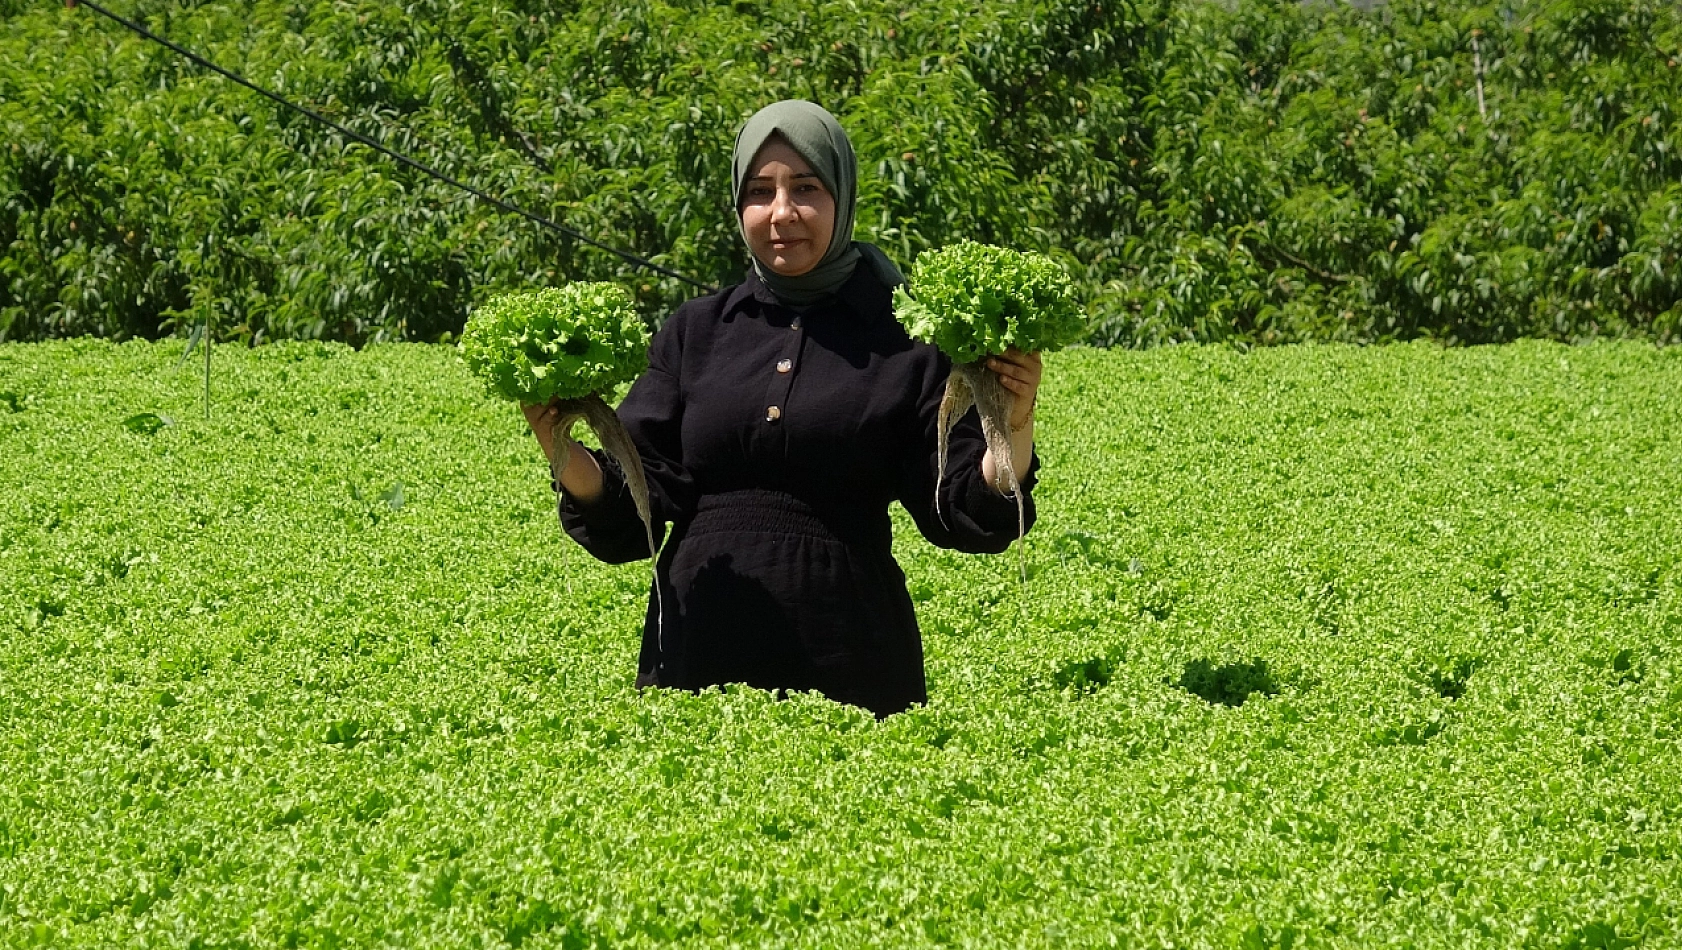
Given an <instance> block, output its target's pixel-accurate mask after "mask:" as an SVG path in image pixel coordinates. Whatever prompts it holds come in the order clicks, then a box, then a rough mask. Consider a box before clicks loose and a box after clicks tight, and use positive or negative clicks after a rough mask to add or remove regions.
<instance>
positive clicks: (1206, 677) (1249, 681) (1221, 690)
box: [1174, 659, 1279, 706]
mask: <svg viewBox="0 0 1682 950" xmlns="http://www.w3.org/2000/svg"><path fill="white" fill-rule="evenodd" d="M1174 685H1175V686H1178V687H1179V688H1180V689H1183V690H1185V691H1186V692H1188V693H1191V694H1192V695H1194V696H1197V697H1199V698H1201V699H1203V700H1204V701H1205V702H1209V703H1216V704H1219V705H1222V706H1242V705H1244V701H1245V700H1247V699H1249V698H1250V696H1251V695H1252V694H1254V693H1261V694H1262V695H1263V696H1273V695H1276V694H1277V693H1278V692H1279V684H1278V683H1277V682H1276V681H1275V680H1274V678H1273V674H1271V673H1269V672H1268V669H1267V661H1266V660H1261V659H1255V660H1251V661H1250V662H1248V663H1227V664H1224V665H1222V666H1216V665H1215V664H1214V663H1213V662H1211V661H1209V660H1192V661H1191V662H1189V663H1187V664H1186V665H1185V669H1184V670H1183V671H1182V672H1181V673H1180V681H1179V682H1178V683H1175V684H1174Z"/></svg>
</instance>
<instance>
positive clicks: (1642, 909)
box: [0, 340, 1682, 950]
mask: <svg viewBox="0 0 1682 950" xmlns="http://www.w3.org/2000/svg"><path fill="white" fill-rule="evenodd" d="M181 349H182V346H181V344H180V343H178V342H166V343H161V344H147V343H129V344H122V345H114V344H110V343H106V342H100V341H94V340H71V341H61V342H53V343H47V344H30V345H6V346H0V946H5V947H37V946H47V947H62V948H79V947H87V948H94V947H98V948H106V947H113V946H193V945H199V946H248V947H281V946H307V947H326V946H335V945H336V946H353V945H354V946H382V945H389V946H402V947H461V946H480V947H504V946H506V947H525V948H530V947H606V946H615V947H620V946H625V947H651V946H662V945H682V946H699V947H720V948H722V947H727V946H742V947H777V946H825V947H831V946H833V947H841V948H847V947H866V946H895V947H934V946H974V947H997V946H1012V947H1015V946H1021V947H1044V948H1065V947H1073V946H1080V947H1087V946H1112V945H1113V946H1132V947H1166V946H1170V945H1172V946H1175V947H1197V948H1204V947H1207V948H1231V947H1283V946H1291V947H1348V948H1357V947H1362V948H1364V947H1372V946H1383V945H1397V946H1413V947H1421V948H1456V950H1458V948H1463V947H1489V948H1503V950H1505V948H1511V947H1535V948H1549V950H1552V948H1561V947H1596V946H1644V947H1661V946H1670V945H1673V944H1675V943H1676V942H1677V940H1678V939H1679V931H1678V929H1677V924H1676V921H1677V920H1679V919H1682V897H1679V895H1682V876H1679V875H1682V872H1679V870H1678V867H1679V861H1678V856H1679V854H1682V752H1679V749H1682V744H1679V740H1682V664H1679V656H1682V569H1679V563H1678V557H1679V555H1678V552H1682V514H1679V512H1678V508H1677V506H1676V504H1675V499H1676V498H1677V497H1678V496H1679V494H1682V448H1679V446H1682V408H1679V407H1678V404H1677V402H1676V401H1675V400H1674V399H1672V398H1670V394H1671V393H1674V392H1676V391H1677V390H1678V388H1679V387H1682V352H1679V351H1676V350H1664V349H1654V348H1652V347H1650V346H1643V345H1633V344H1617V345H1613V344H1602V345H1596V346H1589V347H1565V346H1559V345H1553V344H1542V343H1526V344H1520V345H1515V346H1509V347H1480V348H1469V349H1460V350H1454V349H1443V348H1439V347H1436V346H1431V345H1424V344H1415V345H1407V346H1399V347H1378V348H1355V347H1343V346H1320V347H1284V348H1277V349H1271V350H1263V351H1257V352H1253V353H1250V354H1239V353H1236V352H1234V351H1232V350H1228V349H1217V348H1203V347H1175V348H1164V349H1159V350H1153V351H1148V352H1123V351H1098V350H1092V349H1071V350H1065V351H1061V352H1058V353H1054V354H1051V355H1050V356H1048V357H1047V364H1046V365H1047V372H1046V384H1045V388H1044V390H1043V393H1042V396H1041V399H1040V404H1039V407H1038V410H1037V413H1036V415H1037V418H1038V425H1037V431H1038V438H1039V440H1040V451H1041V454H1042V456H1043V458H1044V461H1045V467H1044V469H1043V472H1042V476H1041V481H1040V483H1039V487H1038V488H1037V490H1036V501H1037V503H1038V505H1039V511H1040V520H1039V522H1038V524H1037V525H1036V527H1035V529H1034V530H1033V532H1031V533H1030V535H1029V536H1028V539H1027V546H1026V550H1027V559H1028V566H1029V570H1030V572H1031V573H1032V575H1033V579H1032V583H1031V585H1030V588H1029V593H1027V594H1025V593H1024V592H1023V591H1022V590H1021V588H1020V586H1019V585H1018V584H1017V583H1016V580H1015V574H1016V565H1015V563H1014V562H1013V560H1012V559H1010V558H999V557H993V558H987V557H974V556H969V555H961V554H956V553H952V552H946V551H938V550H935V549H932V548H930V547H928V546H927V545H926V544H925V543H924V542H922V541H921V540H920V539H918V537H917V536H916V534H915V530H914V528H913V527H912V525H911V523H910V520H909V519H908V518H906V517H905V516H904V515H903V513H900V512H897V511H896V519H895V524H896V531H897V540H896V543H895V551H896V554H897V556H898V557H899V559H900V561H901V563H902V565H903V566H904V568H905V571H906V574H907V578H908V586H909V588H910V591H911V595H912V597H913V599H914V600H915V602H916V605H917V611H918V616H919V620H920V622H921V625H922V628H923V631H924V638H925V645H926V649H927V655H928V661H927V662H928V672H929V680H930V693H931V696H932V701H931V703H930V705H929V706H928V707H926V708H920V709H917V710H913V711H912V712H909V713H906V714H903V715H900V716H895V717H892V718H890V719H889V720H887V721H885V722H881V723H877V722H875V721H874V720H873V719H872V718H871V717H870V716H869V715H867V714H864V713H861V712H858V711H855V710H852V709H849V708H847V707H843V706H839V705H836V704H834V703H831V702H829V701H827V700H824V699H822V698H820V697H816V696H797V697H794V698H792V699H789V700H787V701H783V702H777V701H773V700H772V699H771V698H770V697H769V696H767V695H765V694H763V693H759V692H756V691H752V690H745V689H728V690H724V691H712V692H709V693H706V694H702V695H689V694H683V693H675V692H666V691H653V692H639V691H637V690H636V689H635V688H634V687H633V685H632V680H633V676H634V670H635V656H636V650H637V647H638V643H639V634H640V630H641V625H642V621H643V616H644V610H645V607H646V598H647V575H646V573H644V568H642V567H641V566H639V565H619V566H609V565H603V564H600V563H597V562H595V561H593V560H591V559H589V558H586V557H581V556H579V555H578V552H576V551H570V552H569V551H566V550H565V548H564V545H565V544H567V543H568V542H566V541H565V540H564V538H563V537H562V535H561V533H560V531H559V528H558V526H557V524H556V522H555V513H554V502H553V496H552V495H551V493H550V491H549V486H548V475H547V472H546V471H545V470H544V465H543V462H542V459H541V456H540V455H539V453H538V450H537V447H536V446H535V444H534V443H533V441H532V439H531V436H530V434H529V432H528V431H527V428H526V424H525V422H524V421H523V420H522V419H521V418H520V416H519V413H518V412H517V411H516V410H515V409H514V408H513V407H512V406H510V405H508V404H507V403H506V402H505V401H503V400H501V399H497V398H494V397H490V396H487V395H486V394H485V393H484V391H483V388H482V387H481V386H480V385H479V383H478V382H477V381H476V380H475V379H474V378H473V377H472V376H471V375H470V374H469V372H468V371H467V370H466V368H465V367H464V366H463V365H462V363H461V361H460V359H459V357H458V355H457V354H456V352H454V351H453V350H452V349H450V348H445V347H430V346H415V345H394V346H372V347H368V348H366V349H364V350H361V351H356V350H352V349H350V348H349V347H345V346H341V345H337V344H323V343H282V344H276V345H274V346H268V347H261V348H257V349H255V350H248V349H244V348H235V347H224V348H222V349H220V350H218V354H217V359H218V361H219V366H220V368H221V370H222V371H225V373H226V376H225V377H224V381H222V382H220V383H219V388H218V390H217V392H218V394H219V395H218V400H219V402H218V406H219V409H218V411H217V412H216V413H215V415H214V416H213V417H212V418H211V419H210V420H204V419H203V418H202V415H201V414H200V413H199V412H198V411H197V409H198V400H199V399H200V393H199V385H200V381H199V379H198V376H197V374H196V372H195V371H194V368H193V367H192V366H190V365H188V366H181V365H179V364H180V356H181ZM222 400H226V402H225V403H224V402H223V401H222ZM224 405H227V406H229V407H230V408H228V409H227V410H226V411H222V409H221V408H220V407H222V406H224ZM236 405H237V407H238V408H237V410H236V409H234V408H231V407H232V406H236ZM137 418H138V419H143V420H144V421H143V422H136V423H134V424H133V425H127V424H125V420H133V419H137Z"/></svg>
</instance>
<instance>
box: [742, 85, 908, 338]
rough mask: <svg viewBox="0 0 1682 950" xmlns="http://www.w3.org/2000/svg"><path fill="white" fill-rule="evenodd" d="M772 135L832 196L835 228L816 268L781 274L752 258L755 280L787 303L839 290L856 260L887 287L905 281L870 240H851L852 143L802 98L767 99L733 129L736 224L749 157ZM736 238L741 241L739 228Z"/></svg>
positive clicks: (854, 182)
mask: <svg viewBox="0 0 1682 950" xmlns="http://www.w3.org/2000/svg"><path fill="white" fill-rule="evenodd" d="M773 135H781V136H782V137H783V139H784V140H785V141H787V142H788V144H789V145H790V146H792V147H793V148H794V150H795V151H796V152H799V153H800V157H801V158H804V159H805V160H806V164H808V165H811V166H812V171H814V172H816V173H817V176H818V180H819V181H821V182H823V185H824V187H825V188H828V189H829V193H830V194H831V195H832V196H834V198H835V230H834V231H833V232H831V234H830V236H829V249H828V251H827V252H826V253H825V254H824V256H823V257H822V259H820V260H819V261H818V263H817V266H815V267H813V268H812V269H811V270H809V271H807V272H806V273H804V274H800V275H799V276H796V277H785V276H783V275H782V274H779V273H777V272H776V271H773V270H772V269H771V268H769V267H767V266H765V264H764V262H762V261H761V260H760V259H759V258H758V257H754V258H753V269H754V272H755V273H756V274H758V275H759V279H760V280H761V281H762V282H764V284H765V286H766V287H768V288H770V290H771V292H772V293H773V294H776V296H777V299H778V300H780V301H782V302H783V303H785V304H788V305H789V306H792V307H804V306H809V305H811V304H815V303H817V302H818V301H820V300H822V299H823V298H825V297H827V296H829V295H830V294H833V293H835V292H836V291H837V290H840V289H841V285H842V284H845V283H846V282H847V279H848V278H850V277H852V276H853V270H854V269H855V268H857V267H858V264H859V262H860V261H864V262H865V263H866V264H868V265H869V267H870V268H871V270H872V271H873V272H874V273H875V274H876V277H877V279H878V280H880V281H881V282H882V283H883V284H885V285H887V286H889V287H893V286H895V285H898V284H903V283H905V276H904V275H903V274H901V273H900V272H899V268H897V267H895V266H894V264H893V262H892V261H890V260H888V256H887V255H886V254H883V253H882V251H881V249H879V248H877V247H876V246H875V245H874V244H867V243H865V242H864V241H855V240H853V211H854V208H855V206H856V205H857V204H858V177H859V170H858V158H857V157H856V156H855V155H854V154H853V143H852V142H850V141H848V140H847V133H846V132H845V131H843V130H842V128H841V123H840V122H837V121H836V120H835V116H833V115H830V114H829V112H828V110H826V109H824V108H823V107H822V106H820V105H818V104H817V103H814V102H807V101H805V100H803V99H784V100H783V101H781V102H773V103H772V104H770V105H768V106H766V107H765V108H763V109H761V110H759V111H758V112H756V113H754V114H753V117H752V118H750V119H748V121H747V124H746V125H744V126H742V130H741V131H740V132H738V133H736V147H735V151H734V155H733V162H732V167H731V171H730V184H731V192H732V194H733V195H734V196H735V199H736V225H737V227H738V228H740V227H741V209H742V187H743V186H744V185H745V184H746V183H747V179H748V176H749V175H751V174H753V168H752V165H753V160H754V157H755V156H756V155H758V154H759V150H760V149H761V148H763V147H764V146H765V143H766V142H767V141H769V140H770V139H771V137H772V136H773ZM742 240H744V241H745V240H747V232H746V231H745V230H743V232H742Z"/></svg>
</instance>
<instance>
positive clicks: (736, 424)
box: [525, 101, 1041, 716]
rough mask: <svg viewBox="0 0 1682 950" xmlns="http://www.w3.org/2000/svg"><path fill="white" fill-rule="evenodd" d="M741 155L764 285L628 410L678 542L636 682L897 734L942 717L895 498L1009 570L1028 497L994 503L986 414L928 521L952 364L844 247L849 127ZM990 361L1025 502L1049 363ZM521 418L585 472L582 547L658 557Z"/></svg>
mask: <svg viewBox="0 0 1682 950" xmlns="http://www.w3.org/2000/svg"><path fill="white" fill-rule="evenodd" d="M734 159H735V160H734V169H733V173H732V183H733V186H734V192H735V199H736V209H737V212H738V214H739V216H740V224H741V232H742V237H743V240H744V241H745V242H746V243H747V246H748V250H749V251H750V252H751V253H752V256H753V268H752V270H750V271H749V272H748V274H747V276H746V279H745V280H744V281H743V282H742V283H741V284H738V285H736V286H735V287H731V288H728V289H726V290H723V291H720V292H719V293H716V294H713V295H711V296H707V297H702V298H699V299H696V300H691V301H689V302H688V303H686V304H684V305H683V306H682V307H680V308H679V309H678V310H677V312H676V313H674V314H673V315H672V317H671V319H669V320H668V321H667V322H666V324H665V326H664V327H663V328H661V330H660V332H659V333H657V334H655V336H654V340H653V342H652V344H651V345H650V347H649V368H648V372H647V373H645V374H644V375H643V376H642V377H641V378H640V379H638V380H637V382H636V383H635V384H634V385H633V386H632V387H631V390H630V393H629V394H628V395H627V396H626V397H625V400H624V402H623V403H622V404H621V405H620V406H619V409H618V413H619V418H620V419H621V420H622V421H623V422H624V423H625V427H626V429H627V430H628V431H629V432H630V434H631V438H632V439H633V440H634V441H635V442H636V445H637V449H638V450H639V451H640V452H641V453H642V459H643V465H644V467H645V468H646V470H647V472H648V480H649V491H650V495H651V504H652V506H653V514H654V525H655V532H656V536H657V537H658V536H659V535H660V534H663V533H664V527H665V523H666V522H668V521H669V522H671V524H672V535H671V538H670V540H669V541H667V542H666V544H665V547H664V549H663V551H662V554H661V556H660V562H659V570H658V578H659V583H660V584H661V589H662V592H663V594H664V602H665V606H664V617H663V618H661V617H660V615H659V608H658V606H657V604H656V603H655V601H654V600H653V599H652V598H651V600H650V604H649V612H648V617H647V622H646V624H645V626H644V631H643V642H642V656H641V659H640V661H639V669H638V676H637V683H638V685H639V686H649V685H658V686H672V687H679V688H685V689H700V688H703V687H706V686H711V685H716V684H723V683H746V684H748V685H751V686H756V687H760V688H764V689H772V690H779V691H780V690H818V691H820V692H822V693H823V694H824V695H825V696H828V697H829V698H831V699H834V700H837V701H840V702H845V703H851V704H854V705H858V706H862V707H864V708H866V709H869V710H871V711H872V712H874V713H876V714H877V715H878V716H886V715H888V714H890V713H894V712H898V711H900V710H903V709H906V708H907V707H909V706H911V705H912V704H914V703H922V702H926V701H927V699H928V694H927V690H926V688H925V686H924V679H923V649H922V640H921V637H920V635H919V634H918V631H917V621H916V617H915V616H914V614H913V612H912V605H911V598H910V596H909V594H908V593H907V592H906V589H905V575H904V574H903V573H902V572H901V571H900V569H899V566H898V565H897V564H896V563H895V562H894V559H893V556H892V553H891V551H890V542H891V536H890V528H889V519H888V505H889V503H890V502H893V501H895V500H898V501H899V502H901V503H902V504H903V505H904V506H905V508H906V509H907V510H908V511H910V513H911V515H912V517H913V518H914V520H915V521H916V523H917V527H918V528H919V530H920V531H921V532H922V534H923V535H924V537H926V538H928V539H929V540H930V541H931V542H933V543H935V544H937V545H940V546H942V547H947V548H954V549H957V550H960V551H968V552H976V553H984V552H985V553H996V552H999V551H1003V550H1004V549H1005V548H1006V547H1008V546H1009V544H1010V542H1011V541H1012V540H1014V539H1015V538H1016V533H1017V517H1016V502H1015V500H1014V499H1013V498H1010V497H1007V496H1006V495H1005V494H1004V492H1003V491H1002V490H1001V489H1000V488H999V487H998V486H997V485H996V482H997V472H996V470H995V466H994V463H993V459H992V458H991V456H989V455H988V454H987V453H986V451H985V443H984V441H983V439H982V437H981V430H980V426H979V424H978V423H977V421H976V417H975V414H974V412H973V411H972V412H971V413H970V414H969V415H968V416H967V417H966V418H965V419H964V420H963V422H962V423H961V424H960V425H959V426H958V428H957V429H956V430H955V432H954V433H953V438H952V443H951V450H950V454H949V463H948V465H947V472H946V476H945V478H944V479H943V480H942V485H941V495H942V499H941V505H940V510H939V513H938V514H937V513H936V509H935V505H934V491H935V481H936V479H935V463H934V457H935V443H936V440H935V420H936V411H937V409H938V407H939V404H940V399H941V395H942V393H943V391H944V387H945V383H946V376H947V373H948V371H949V369H950V365H949V363H948V362H947V360H946V359H945V357H943V356H942V355H941V354H940V353H939V352H938V351H937V350H935V349H934V348H933V347H931V346H928V345H927V344H923V343H918V342H914V341H912V340H911V339H910V338H909V337H908V336H907V335H906V333H905V331H904V329H902V328H901V326H900V325H899V323H898V322H897V321H896V320H895V319H894V315H893V308H892V296H891V293H890V291H891V289H892V287H893V286H894V285H895V284H898V283H900V282H902V280H903V278H902V277H901V276H900V274H899V271H898V270H896V269H895V268H894V266H893V264H892V263H890V262H889V261H888V259H887V258H886V257H885V256H883V254H882V252H881V251H879V250H877V249H876V248H875V247H872V246H871V245H869V244H863V243H860V242H855V241H853V240H852V230H853V210H854V201H855V198H856V196H857V178H858V173H857V164H856V160H855V158H854V155H853V150H852V145H851V144H850V143H849V142H848V140H847V136H846V133H845V132H843V131H842V129H841V126H840V124H839V123H838V122H836V120H835V118H834V116H832V115H830V114H829V113H828V112H826V111H824V110H823V109H822V108H820V107H819V106H817V105H814V104H812V103H810V102H801V101H785V102H779V103H776V104H774V105H771V106H768V107H766V108H765V109H763V110H761V111H760V112H759V113H757V114H756V115H754V116H753V118H751V119H749V120H748V122H747V124H746V125H745V126H744V127H743V128H742V130H741V132H740V133H739V134H738V135H737V138H736V147H735V156H734ZM990 365H991V367H992V369H993V370H994V371H996V372H997V373H999V374H1000V377H1001V379H1002V380H1003V381H1004V385H1005V386H1006V387H1007V388H1008V389H1009V390H1010V391H1011V392H1012V393H1013V394H1014V395H1015V397H1016V401H1015V411H1014V412H1013V413H1012V417H1011V421H1010V427H1011V439H1012V443H1013V455H1014V456H1015V457H1014V463H1015V466H1016V469H1015V470H1016V471H1017V472H1024V473H1026V475H1025V476H1024V477H1023V478H1022V479H1021V486H1022V491H1023V492H1024V493H1027V492H1029V491H1030V490H1031V489H1032V486H1033V484H1034V472H1035V470H1036V468H1037V461H1036V460H1035V459H1034V457H1033V403H1034V396H1035V393H1036V392H1037V390H1038V388H1039V382H1040V372H1041V364H1040V360H1039V356H1038V354H1022V353H1016V352H1012V353H1010V354H1007V355H1006V356H1005V357H1004V358H1002V359H995V360H993V361H992V362H991V364H990ZM525 411H526V417H527V419H528V420H529V421H530V423H531V426H532V429H533V431H534V433H535V434H536V435H537V439H538V442H539V443H540V444H541V445H542V446H543V450H544V453H545V454H546V455H548V457H549V460H550V464H551V469H553V466H554V461H555V459H556V458H557V453H558V452H566V453H568V455H569V458H568V463H567V464H566V465H565V466H564V468H563V470H562V471H563V474H562V476H561V478H560V481H559V485H558V486H557V488H558V490H559V491H560V492H561V493H562V501H561V506H560V512H561V523H562V525H563V526H564V527H565V529H566V532H567V533H568V534H569V535H571V536H572V537H573V539H575V540H576V541H578V543H579V544H581V545H583V546H584V548H585V549H586V550H588V551H589V552H590V553H591V554H593V555H595V556H596V557H597V558H599V559H601V560H603V561H607V562H610V563H620V562H625V561H633V560H637V559H639V558H643V557H647V556H648V546H647V542H646V540H645V538H644V534H643V526H642V523H641V522H640V521H639V520H638V518H637V515H636V511H635V510H634V508H633V507H632V504H631V500H630V497H629V495H628V493H627V492H626V491H625V487H624V481H623V479H622V478H621V477H620V476H619V475H618V474H617V473H616V472H615V471H614V470H613V469H612V468H611V467H604V466H603V464H602V462H601V457H600V456H599V455H598V454H596V453H592V452H589V451H586V450H585V449H584V448H582V447H581V446H579V445H578V444H577V443H575V442H571V441H565V442H564V444H561V445H559V446H557V445H555V444H552V442H551V439H550V431H551V424H552V423H553V421H554V415H553V414H554V412H555V410H554V409H553V408H551V407H547V406H527V407H525ZM1025 501H1026V502H1027V504H1028V517H1029V519H1030V523H1032V518H1033V506H1032V499H1031V498H1027V499H1025Z"/></svg>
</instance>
